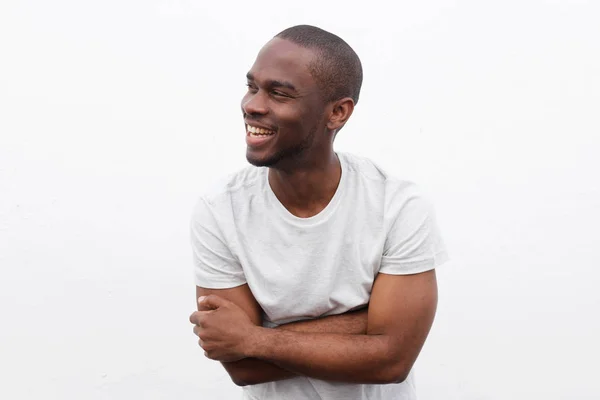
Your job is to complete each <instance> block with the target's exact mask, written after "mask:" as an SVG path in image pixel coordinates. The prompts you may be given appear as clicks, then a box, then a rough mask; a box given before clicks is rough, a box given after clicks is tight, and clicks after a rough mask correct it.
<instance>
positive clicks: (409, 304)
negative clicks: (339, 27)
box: [190, 25, 446, 400]
mask: <svg viewBox="0 0 600 400" xmlns="http://www.w3.org/2000/svg"><path fill="white" fill-rule="evenodd" d="M247 78H248V91H247V93H246V95H245V96H244V98H243V100H242V112H243V116H244V123H245V128H246V143H247V154H246V156H247V159H248V161H249V162H250V164H252V165H253V166H251V167H248V168H246V169H244V170H242V171H240V172H238V173H236V174H234V175H232V176H230V177H228V178H227V179H226V180H225V181H224V182H223V183H221V184H220V185H217V186H216V187H215V188H213V189H212V190H210V191H209V192H207V193H206V194H205V195H204V196H202V198H201V199H200V201H199V202H198V204H197V206H196V208H195V211H194V215H193V220H192V225H191V230H192V245H193V250H194V261H195V276H196V284H197V288H196V295H197V296H196V297H197V298H198V311H196V312H194V313H193V314H192V315H191V316H190V321H191V322H192V323H193V324H194V333H195V334H196V335H197V336H198V337H199V339H200V340H199V344H200V346H201V347H202V348H203V349H204V354H205V356H207V357H208V358H211V359H213V360H217V361H220V362H221V363H222V364H223V366H224V367H225V369H226V370H227V372H228V373H229V375H230V376H231V378H232V380H233V382H235V383H236V384H238V385H240V386H244V398H246V399H256V400H271V399H325V400H333V399H335V400H338V399H339V400H342V399H343V400H346V399H371V400H375V399H404V400H409V399H415V398H416V397H415V396H416V395H415V389H414V383H413V378H412V374H411V368H412V366H413V363H414V362H415V360H416V358H417V356H418V354H419V352H420V350H421V348H422V346H423V343H424V342H425V339H426V337H427V334H428V333H429V330H430V328H431V324H432V322H433V318H434V314H435V310H436V304H437V284H436V279H435V267H437V266H438V265H439V264H441V263H442V262H443V261H444V260H445V259H446V253H445V251H444V247H443V245H442V241H441V239H440V236H439V233H438V229H437V226H436V223H435V220H434V216H433V213H432V211H431V208H430V206H429V205H428V203H427V202H426V201H425V200H424V199H423V198H422V197H421V196H420V195H419V192H418V190H417V189H416V188H415V186H414V185H413V184H411V183H409V182H406V181H401V180H398V179H395V178H393V177H391V176H389V175H388V174H386V173H385V172H384V171H382V170H381V169H379V168H378V167H377V166H376V165H374V164H373V163H372V162H370V161H369V160H367V159H364V158H360V157H357V156H353V155H350V154H345V153H336V152H334V150H333V141H334V138H335V135H336V134H337V132H338V131H339V130H340V129H341V128H342V127H343V126H344V124H345V123H346V122H347V121H348V119H349V118H350V116H351V115H352V112H353V110H354V106H355V105H356V103H357V101H358V97H359V92H360V87H361V84H362V67H361V63H360V60H359V58H358V56H357V55H356V53H355V52H354V51H353V50H352V48H350V46H348V44H347V43H346V42H344V41H343V40H342V39H340V38H339V37H337V36H335V35H333V34H331V33H329V32H326V31H324V30H321V29H319V28H316V27H311V26H306V25H303V26H296V27H292V28H289V29H286V30H284V31H283V32H281V33H280V34H278V35H277V36H276V37H275V38H273V39H272V40H271V41H270V42H268V43H267V44H266V45H265V46H264V47H263V48H262V50H261V51H260V53H259V54H258V56H257V58H256V61H255V63H254V65H253V66H252V68H251V69H250V71H249V72H248V75H247ZM382 137H383V136H382ZM257 167H259V168H257Z"/></svg>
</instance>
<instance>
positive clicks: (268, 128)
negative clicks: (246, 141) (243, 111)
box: [244, 120, 277, 133]
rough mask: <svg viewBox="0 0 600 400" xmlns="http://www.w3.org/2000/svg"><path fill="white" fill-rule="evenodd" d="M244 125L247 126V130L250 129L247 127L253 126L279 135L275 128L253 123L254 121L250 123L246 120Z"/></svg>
mask: <svg viewBox="0 0 600 400" xmlns="http://www.w3.org/2000/svg"><path fill="white" fill-rule="evenodd" d="M244 123H245V125H246V129H248V128H247V126H248V125H250V126H253V127H255V128H262V129H266V130H269V131H273V132H275V133H277V129H275V128H273V127H271V126H267V125H262V124H258V123H256V122H253V121H252V122H249V121H246V120H244Z"/></svg>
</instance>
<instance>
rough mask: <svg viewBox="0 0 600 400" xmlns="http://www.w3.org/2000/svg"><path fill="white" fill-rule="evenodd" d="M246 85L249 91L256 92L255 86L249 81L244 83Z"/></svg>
mask: <svg viewBox="0 0 600 400" xmlns="http://www.w3.org/2000/svg"><path fill="white" fill-rule="evenodd" d="M246 87H247V88H248V91H249V92H252V93H254V92H256V91H257V89H256V86H254V85H253V84H252V83H250V82H248V83H246Z"/></svg>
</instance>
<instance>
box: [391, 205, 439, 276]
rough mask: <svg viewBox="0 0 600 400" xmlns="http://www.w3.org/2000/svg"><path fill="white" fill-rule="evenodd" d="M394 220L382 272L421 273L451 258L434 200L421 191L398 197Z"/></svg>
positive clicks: (394, 273)
mask: <svg viewBox="0 0 600 400" xmlns="http://www.w3.org/2000/svg"><path fill="white" fill-rule="evenodd" d="M390 209H391V210H393V216H394V217H395V218H394V219H392V221H393V222H392V223H391V226H390V229H389V231H388V234H387V236H386V240H385V245H384V249H383V256H382V259H381V266H380V269H379V272H382V273H385V274H390V275H409V274H417V273H421V272H425V271H429V270H431V269H434V268H436V267H438V266H440V265H441V264H443V263H444V262H446V261H447V260H448V254H447V252H446V249H445V247H444V243H443V241H442V238H441V235H440V231H439V228H438V226H437V222H436V219H435V215H434V210H433V207H432V206H431V204H430V203H429V202H428V201H427V200H426V199H425V198H423V197H422V196H421V195H419V194H411V195H410V196H406V197H404V198H400V199H397V200H396V201H395V202H394V204H393V205H392V206H391V207H390Z"/></svg>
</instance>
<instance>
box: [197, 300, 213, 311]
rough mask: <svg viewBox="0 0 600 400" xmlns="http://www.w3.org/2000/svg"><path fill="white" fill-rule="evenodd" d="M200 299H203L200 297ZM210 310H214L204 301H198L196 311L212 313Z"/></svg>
mask: <svg viewBox="0 0 600 400" xmlns="http://www.w3.org/2000/svg"><path fill="white" fill-rule="evenodd" d="M201 299H204V298H203V297H201ZM212 310H214V308H213V307H212V306H211V305H210V304H208V303H206V302H204V301H198V311H212Z"/></svg>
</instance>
